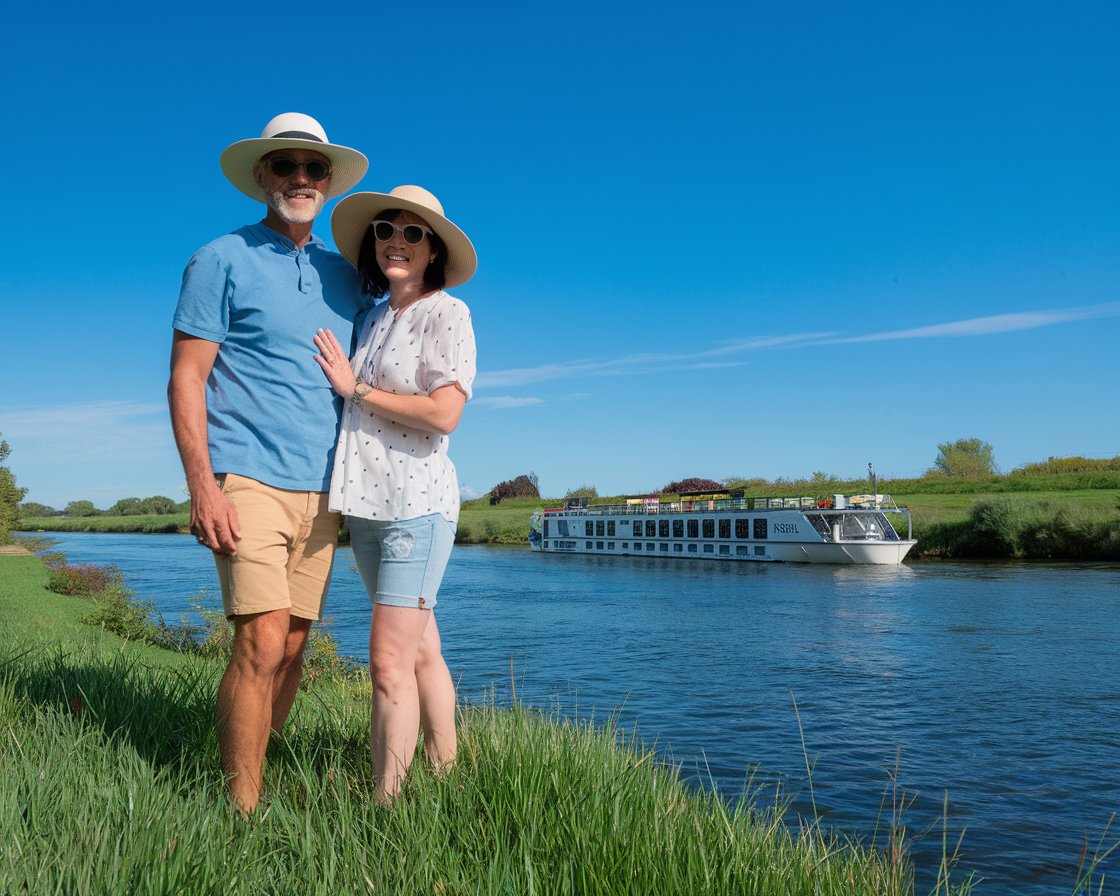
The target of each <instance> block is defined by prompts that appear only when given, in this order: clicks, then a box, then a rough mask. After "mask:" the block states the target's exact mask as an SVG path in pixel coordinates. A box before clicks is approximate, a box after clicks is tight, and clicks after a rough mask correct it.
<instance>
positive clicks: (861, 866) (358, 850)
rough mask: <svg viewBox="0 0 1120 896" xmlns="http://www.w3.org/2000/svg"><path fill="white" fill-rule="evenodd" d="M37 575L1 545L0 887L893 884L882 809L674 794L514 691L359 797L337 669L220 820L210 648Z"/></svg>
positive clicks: (897, 830) (358, 889)
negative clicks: (871, 826)
mask: <svg viewBox="0 0 1120 896" xmlns="http://www.w3.org/2000/svg"><path fill="white" fill-rule="evenodd" d="M49 581H50V576H49V571H48V570H47V569H46V568H45V567H44V565H43V563H42V561H41V560H40V559H39V558H35V557H19V558H3V559H2V560H0V613H2V614H3V615H4V617H5V618H9V617H13V618H14V617H17V616H22V617H23V619H24V620H25V621H24V622H23V623H22V626H23V627H22V629H20V630H19V636H18V637H17V638H14V639H12V640H10V641H9V642H8V645H7V646H6V647H5V648H3V649H0V780H3V781H4V787H3V788H0V892H2V893H27V894H40V893H43V894H66V896H71V894H75V896H82V894H117V893H119V894H130V896H131V894H148V893H150V894H157V893H158V894H165V893H184V894H195V893H219V892H220V893H231V894H258V893H273V894H288V893H291V894H304V893H308V894H318V893H323V894H328V893H329V894H335V893H364V892H368V893H379V894H413V893H434V894H472V896H474V894H507V893H514V894H521V893H525V894H529V893H540V894H552V893H557V894H563V893H571V894H577V893H578V894H604V896H605V894H611V896H613V894H618V893H658V894H661V893H666V894H674V893H680V894H690V896H691V894H713V896H714V894H719V896H724V894H729V893H736V894H738V893H743V894H751V893H757V894H771V893H789V894H802V893H803V894H806V896H808V894H819V896H864V894H867V896H870V894H888V896H892V894H900V896H902V894H906V896H909V894H911V893H913V866H912V863H911V862H910V861H909V859H908V857H907V855H906V850H905V842H904V838H903V836H902V828H901V827H900V825H899V824H898V823H897V819H894V818H893V817H892V819H891V827H890V831H889V833H888V834H887V835H886V836H885V837H884V842H883V843H881V844H880V845H879V847H878V848H877V847H876V846H874V845H873V844H861V843H858V842H854V841H849V840H847V839H845V838H843V837H842V836H841V835H839V834H836V833H833V832H830V831H827V830H825V829H822V828H821V827H819V826H817V825H815V824H813V823H811V822H808V823H799V822H798V821H797V819H794V818H791V817H790V816H789V814H788V812H787V810H786V808H785V806H784V804H783V803H782V802H781V800H780V798H779V797H778V795H776V794H773V795H772V796H771V798H770V799H768V800H765V801H763V800H761V799H760V798H759V799H751V798H744V799H742V800H740V801H738V802H735V803H728V802H727V801H725V800H723V799H721V798H720V797H719V796H717V795H716V794H715V793H714V792H695V791H693V790H690V789H689V788H687V787H686V786H685V785H684V784H683V783H682V781H681V779H680V777H679V776H678V774H677V771H676V770H675V769H674V768H672V767H668V766H666V765H664V764H662V763H661V762H659V761H658V760H657V758H656V757H655V755H654V754H653V752H652V751H651V750H649V749H647V748H646V747H645V746H644V745H641V744H638V743H636V742H635V741H634V740H633V739H632V738H630V737H628V736H626V735H625V733H624V732H621V731H619V730H618V729H617V728H616V727H615V726H614V725H613V724H611V723H610V722H609V721H608V723H607V724H599V725H596V724H593V723H592V722H590V721H583V722H574V721H571V720H568V719H564V718H561V717H559V716H545V715H543V714H541V713H539V712H536V711H532V710H528V709H525V708H524V707H522V706H519V705H518V706H515V707H514V708H512V709H510V710H499V709H497V708H495V707H494V706H493V705H483V706H467V707H462V708H461V710H460V753H459V763H458V765H457V766H456V767H455V768H454V769H453V770H451V771H450V772H449V773H445V774H443V775H441V776H435V775H433V774H432V773H430V772H429V770H427V769H426V768H425V767H424V763H423V759H422V757H418V758H417V760H416V762H415V763H414V765H413V773H412V774H411V775H410V777H409V779H408V782H407V784H406V788H405V791H404V795H403V797H402V798H401V799H400V800H399V801H398V802H397V803H396V804H395V805H393V806H392V807H384V806H379V805H377V803H376V801H375V798H374V794H375V790H374V784H373V779H372V771H371V767H370V762H369V754H368V735H369V700H370V694H371V687H370V680H369V677H368V674H365V673H357V674H355V672H354V670H353V669H348V670H345V672H344V673H343V674H332V675H324V676H322V677H319V678H315V679H313V680H311V681H309V682H308V684H307V686H306V688H305V689H304V690H302V691H301V693H300V695H299V697H298V699H297V702H296V706H295V708H294V710H293V714H292V716H291V718H290V719H289V723H288V725H287V726H286V728H285V731H284V733H283V734H282V735H279V736H277V737H274V739H273V742H272V743H271V745H270V747H269V754H268V765H267V769H266V778H265V795H266V796H265V802H264V804H263V806H262V809H261V811H259V812H258V813H257V814H256V815H255V816H254V817H252V818H251V819H249V820H248V821H242V820H241V819H240V818H239V817H238V815H237V814H236V813H235V812H233V811H232V810H231V809H229V808H228V807H227V805H226V799H225V793H224V788H223V786H222V781H221V777H220V772H219V769H218V764H217V747H216V743H215V734H214V727H213V706H214V701H215V693H216V689H217V685H218V681H219V678H220V676H221V673H222V670H223V667H224V661H223V658H222V657H217V656H210V655H207V654H202V653H198V652H189V653H181V652H180V653H175V652H171V651H168V650H163V649H159V648H156V647H153V646H151V645H149V644H146V643H144V642H142V641H141V642H137V641H126V640H122V639H120V638H119V637H118V636H116V635H115V634H113V633H112V632H111V631H106V630H104V629H102V628H94V627H90V626H88V625H82V624H81V623H80V622H78V620H80V619H81V618H85V616H86V612H87V610H88V607H89V606H90V605H91V603H95V602H96V598H90V597H78V596H64V595H59V594H53V593H51V592H50V591H49V590H48V588H47V586H48V584H49ZM114 587H116V586H115V584H113V583H110V587H109V590H113V588H114ZM51 605H53V610H54V612H53V613H51V612H50V609H51ZM755 796H756V797H757V796H758V795H757V794H755ZM937 892H938V893H939V894H941V893H944V894H950V893H967V892H969V887H968V883H967V882H964V883H958V884H951V883H950V882H949V881H948V879H947V878H946V879H944V880H942V881H941V882H940V883H939V884H938V886H937Z"/></svg>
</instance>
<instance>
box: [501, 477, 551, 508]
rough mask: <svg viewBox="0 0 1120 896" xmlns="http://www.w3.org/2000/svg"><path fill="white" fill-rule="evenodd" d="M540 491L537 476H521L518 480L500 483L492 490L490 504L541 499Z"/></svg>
mask: <svg viewBox="0 0 1120 896" xmlns="http://www.w3.org/2000/svg"><path fill="white" fill-rule="evenodd" d="M540 496H541V493H540V490H539V489H538V488H537V483H536V481H535V476H534V475H533V474H530V475H529V476H525V475H521V476H518V477H517V478H516V479H507V480H506V481H505V482H499V483H498V484H497V485H495V486H494V487H493V488H492V489H490V503H491V504H500V503H501V502H502V501H503V500H504V499H505V498H539V497H540Z"/></svg>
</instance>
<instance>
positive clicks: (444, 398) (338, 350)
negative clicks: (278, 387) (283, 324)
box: [315, 330, 467, 435]
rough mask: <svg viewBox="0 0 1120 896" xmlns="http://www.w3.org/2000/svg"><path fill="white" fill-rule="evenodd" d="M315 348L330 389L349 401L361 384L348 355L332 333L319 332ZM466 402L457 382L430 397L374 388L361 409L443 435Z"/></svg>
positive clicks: (456, 424)
mask: <svg viewBox="0 0 1120 896" xmlns="http://www.w3.org/2000/svg"><path fill="white" fill-rule="evenodd" d="M315 347H316V348H318V349H319V354H317V355H316V356H315V360H316V361H317V362H318V363H319V366H320V367H321V368H322V369H323V373H324V374H326V376H327V379H328V380H329V381H330V384H331V387H332V388H333V389H334V391H335V392H337V393H338V394H339V395H341V396H342V397H343V398H345V399H346V400H347V401H350V400H351V399H352V398H353V395H354V390H355V388H356V387H357V385H358V381H357V379H356V378H355V377H354V373H353V371H352V370H351V369H350V362H349V361H348V360H347V357H346V352H345V351H343V349H342V346H341V345H339V342H338V340H337V339H335V337H334V334H333V333H332V332H331V331H330V330H320V331H319V332H318V333H317V334H316V335H315ZM466 403H467V396H466V395H465V394H464V393H463V391H462V389H460V388H459V386H458V385H456V384H455V383H449V384H448V385H446V386H440V387H439V388H438V389H436V390H435V391H434V392H432V394H431V395H397V394H396V393H395V392H385V391H383V390H381V389H372V388H371V389H370V391H369V392H367V393H366V394H365V395H364V396H363V397H362V399H361V404H362V407H363V408H364V409H365V410H368V411H373V412H374V413H375V414H377V415H378V416H381V417H387V418H388V419H390V420H394V421H396V422H397V423H401V424H404V425H405V426H410V427H412V428H413V429H423V430H425V431H427V432H435V433H439V434H440V435H447V434H449V433H451V432H454V430H455V427H456V426H458V425H459V420H460V419H461V418H462V416H463V407H464V406H465V405H466Z"/></svg>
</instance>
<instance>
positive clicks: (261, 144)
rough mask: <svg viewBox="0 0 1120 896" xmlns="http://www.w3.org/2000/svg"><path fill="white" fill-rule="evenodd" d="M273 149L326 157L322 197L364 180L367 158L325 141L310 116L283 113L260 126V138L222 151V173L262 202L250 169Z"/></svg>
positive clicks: (333, 194)
mask: <svg viewBox="0 0 1120 896" xmlns="http://www.w3.org/2000/svg"><path fill="white" fill-rule="evenodd" d="M277 149H310V150H312V151H313V152H317V153H319V154H320V155H323V156H326V157H327V158H328V159H330V163H331V182H330V186H329V187H328V188H327V193H326V198H327V199H332V198H333V197H335V196H341V195H342V194H343V193H345V192H347V191H349V190H350V189H351V188H353V187H354V186H355V185H356V184H357V183H358V181H360V180H361V179H362V178H363V177H365V174H366V171H367V169H368V168H369V159H367V158H366V157H365V156H364V155H362V153H360V152H358V150H356V149H351V148H350V147H349V146H338V145H337V144H334V143H331V142H330V141H329V140H328V139H327V132H326V131H324V130H323V126H322V125H321V124H319V122H317V121H316V120H315V119H314V118H312V117H311V116H310V115H304V114H303V113H301V112H284V113H282V114H280V115H277V116H276V117H275V118H274V119H272V121H270V122H269V123H268V124H266V125H265V126H264V130H263V131H261V135H260V137H254V138H253V139H251V140H239V141H237V142H236V143H231V144H230V145H229V146H227V147H226V148H225V149H224V150H223V151H222V156H221V164H222V171H224V172H225V175H226V177H228V178H229V179H230V182H231V183H232V184H233V185H234V186H235V187H237V189H239V190H240V191H241V192H242V193H244V194H245V195H246V196H249V197H251V198H252V199H256V200H257V201H258V202H265V195H264V190H262V189H261V187H260V185H259V184H258V183H257V181H256V178H254V177H253V166H254V165H255V164H256V163H257V162H259V161H260V160H261V159H262V158H263V157H264V156H265V155H267V154H268V153H270V152H273V151H275V150H277Z"/></svg>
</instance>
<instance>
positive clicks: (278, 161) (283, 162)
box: [268, 156, 331, 180]
mask: <svg viewBox="0 0 1120 896" xmlns="http://www.w3.org/2000/svg"><path fill="white" fill-rule="evenodd" d="M301 168H302V169H303V170H304V172H305V173H306V174H307V177H308V180H326V179H327V178H328V177H330V176H331V166H330V165H328V164H327V163H326V162H320V161H319V160H318V159H310V160H309V161H306V162H297V161H296V160H295V159H289V158H288V157H287V156H276V157H275V158H271V159H269V160H268V170H269V171H271V172H272V173H273V174H274V175H276V176H277V177H291V176H292V175H293V174H295V173H296V172H297V171H299V170H300V169H301Z"/></svg>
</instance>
